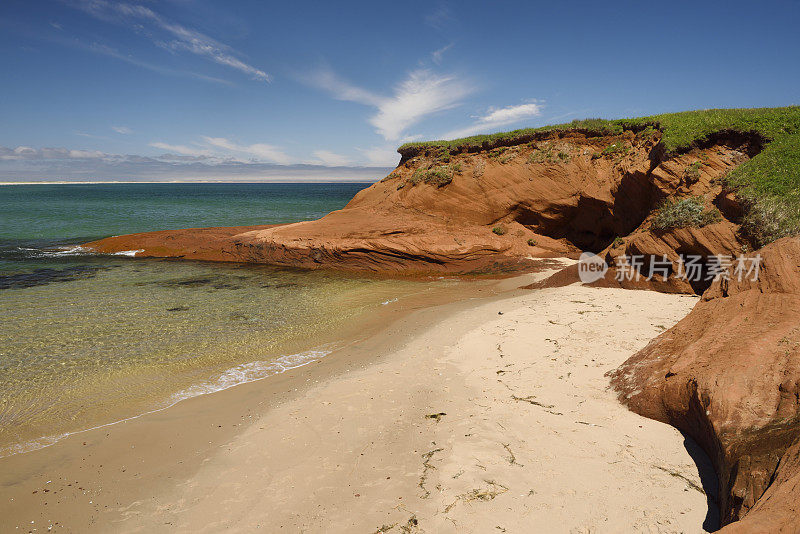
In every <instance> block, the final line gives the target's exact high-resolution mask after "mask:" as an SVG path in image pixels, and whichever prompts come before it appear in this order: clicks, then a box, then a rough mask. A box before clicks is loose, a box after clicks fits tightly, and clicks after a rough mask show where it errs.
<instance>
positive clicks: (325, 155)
mask: <svg viewBox="0 0 800 534" xmlns="http://www.w3.org/2000/svg"><path fill="white" fill-rule="evenodd" d="M312 155H313V156H314V157H315V158H316V159H317V161H318V162H319V163H322V164H323V165H328V166H330V167H342V166H344V165H348V164H349V163H350V160H349V159H348V158H347V157H345V156H342V155H341V154H337V153H335V152H331V151H330V150H315V151H314V152H313V153H312Z"/></svg>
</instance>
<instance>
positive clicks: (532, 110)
mask: <svg viewBox="0 0 800 534" xmlns="http://www.w3.org/2000/svg"><path fill="white" fill-rule="evenodd" d="M541 114H542V106H541V105H540V104H537V103H534V102H529V103H527V104H520V105H517V106H506V107H504V108H494V107H491V108H489V109H488V110H487V112H486V114H484V115H482V116H480V117H476V121H475V122H474V123H473V124H472V125H471V126H467V127H465V128H461V129H458V130H453V131H451V132H448V133H446V134H445V135H444V136H443V138H444V139H457V138H459V137H466V136H469V135H475V134H479V133H490V132H492V131H493V130H496V129H497V128H500V127H502V126H508V125H510V124H514V123H516V122H519V121H521V120H523V119H530V118H532V117H538V116H539V115H541Z"/></svg>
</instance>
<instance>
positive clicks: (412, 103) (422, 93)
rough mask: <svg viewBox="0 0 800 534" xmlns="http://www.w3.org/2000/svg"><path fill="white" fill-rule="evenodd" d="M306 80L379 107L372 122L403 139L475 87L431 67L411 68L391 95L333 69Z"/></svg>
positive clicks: (390, 135)
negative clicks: (365, 86) (408, 131)
mask: <svg viewBox="0 0 800 534" xmlns="http://www.w3.org/2000/svg"><path fill="white" fill-rule="evenodd" d="M306 80H307V81H309V82H310V83H312V84H313V85H316V86H318V87H320V88H322V89H325V90H327V91H329V92H330V93H331V94H332V95H333V96H334V98H337V99H339V100H347V101H351V102H358V103H360V104H364V105H366V106H371V107H375V108H377V113H376V114H375V115H373V116H372V117H370V119H369V123H370V124H371V125H373V126H374V127H375V129H376V131H377V132H378V133H379V134H380V135H382V136H383V137H384V139H386V140H387V141H396V140H397V139H400V138H401V137H403V135H404V132H405V130H406V129H408V128H409V127H411V126H413V125H414V124H416V123H418V122H419V121H421V120H422V119H423V118H425V117H426V116H428V115H431V114H434V113H437V112H440V111H444V110H447V109H452V108H454V107H456V106H458V105H459V104H460V102H461V100H462V99H463V98H464V97H466V96H467V95H469V94H470V93H472V91H473V88H472V87H471V86H470V85H469V84H468V83H466V82H465V81H463V80H460V79H458V78H457V77H455V76H447V75H440V74H435V73H433V72H431V71H430V70H428V69H417V70H414V71H412V72H410V73H409V74H408V77H407V78H406V79H405V80H403V81H402V82H400V83H399V84H398V85H397V86H396V87H395V89H394V94H393V95H392V96H390V97H386V96H381V95H377V94H375V93H372V92H370V91H368V90H366V89H362V88H360V87H357V86H354V85H352V84H350V83H348V82H347V81H344V80H342V79H340V78H338V77H337V76H336V75H335V74H334V73H332V72H330V71H329V70H324V71H321V72H318V73H316V74H314V75H312V76H310V77H307V78H306Z"/></svg>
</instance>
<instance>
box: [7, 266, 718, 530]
mask: <svg viewBox="0 0 800 534" xmlns="http://www.w3.org/2000/svg"><path fill="white" fill-rule="evenodd" d="M539 276H541V275H539ZM523 278H524V279H520V278H515V279H509V280H505V281H503V282H502V283H500V284H499V285H498V287H497V288H496V290H498V291H499V290H504V289H510V288H513V287H518V286H520V285H523V284H524V283H526V282H528V283H529V282H530V281H531V278H532V277H531V276H529V277H523ZM695 302H696V299H695V298H693V297H687V296H675V295H663V294H659V293H654V292H646V291H626V290H618V289H591V288H583V287H576V286H568V287H564V288H557V289H546V290H537V291H529V290H525V291H519V290H517V291H507V292H505V293H503V294H502V295H500V296H493V297H491V298H482V299H477V298H476V299H472V300H466V301H460V302H456V303H450V304H445V305H440V306H432V307H423V308H421V309H418V310H416V311H412V312H411V313H409V314H399V315H404V316H402V318H399V319H398V320H396V321H393V322H391V324H389V325H388V326H387V327H386V328H385V329H383V330H381V331H380V332H378V333H376V334H375V335H370V336H369V337H368V338H367V339H365V340H363V341H360V342H358V343H356V344H354V345H351V346H349V347H347V348H346V349H343V350H340V351H338V352H335V353H333V354H331V355H330V356H328V357H326V358H324V359H323V360H321V361H319V362H317V363H314V364H311V365H308V366H305V367H301V368H298V369H294V370H291V371H288V372H286V373H284V374H282V375H277V376H273V377H270V378H268V379H266V380H262V381H258V382H253V383H250V384H245V385H242V386H238V387H235V388H232V389H229V390H226V391H222V392H218V393H215V394H211V395H206V396H202V397H197V398H194V399H189V400H187V401H184V402H181V403H179V404H178V405H176V406H174V407H172V408H170V409H168V410H165V411H162V412H158V413H154V414H150V415H147V416H143V417H140V418H137V419H134V420H131V421H127V422H125V423H121V424H117V425H113V426H109V427H105V428H101V429H96V430H93V431H89V432H85V433H81V434H77V435H75V436H72V437H70V438H67V439H65V440H64V441H62V442H59V443H57V444H56V445H54V446H52V447H49V448H46V449H42V450H39V451H33V452H30V453H26V454H21V455H15V456H12V457H9V458H4V459H0V517H2V518H3V524H4V529H5V530H8V531H18V532H27V531H33V529H36V531H37V532H43V531H47V530H48V528H52V531H73V532H86V531H95V532H99V531H102V532H161V531H165V532H166V531H170V532H173V531H179V532H188V531H192V532H195V531H200V532H217V531H220V530H225V529H228V530H231V531H248V532H249V531H253V530H257V529H260V530H263V531H265V532H277V531H285V532H303V531H307V532H323V531H324V532H376V531H381V532H490V531H497V532H502V531H506V532H532V531H547V532H628V531H643V532H651V531H653V532H655V531H658V532H698V531H702V528H701V525H702V524H703V521H704V519H705V518H706V515H707V511H708V507H707V499H706V496H705V495H704V493H703V492H702V484H701V480H700V477H699V475H698V468H697V467H696V466H695V463H694V462H693V460H692V458H691V456H690V454H689V452H687V449H686V448H685V447H684V439H683V437H682V436H681V435H680V434H679V433H678V432H677V431H675V430H674V429H673V428H671V427H668V426H666V425H663V424H660V423H657V422H654V421H650V420H647V419H644V418H641V417H639V416H637V415H635V414H633V413H631V412H629V411H627V410H626V409H625V408H624V407H622V406H621V405H620V404H619V403H618V402H617V401H616V398H615V396H614V394H613V393H612V392H610V391H608V390H607V384H608V382H607V379H606V378H605V377H604V373H605V372H607V371H609V370H611V369H613V368H615V367H617V366H618V365H619V364H620V363H622V362H623V361H624V360H625V359H626V358H627V357H629V356H630V355H631V354H633V353H634V352H635V351H636V350H638V349H640V348H642V347H643V346H644V345H646V344H647V342H648V341H649V340H650V339H651V338H652V337H654V336H655V335H657V334H658V333H660V332H661V331H663V329H666V328H669V327H670V326H672V324H674V323H675V322H677V321H678V320H679V319H680V318H682V317H683V316H684V315H686V314H687V313H688V311H689V310H690V309H691V308H692V306H693V305H694V303H695ZM501 313H502V314H501Z"/></svg>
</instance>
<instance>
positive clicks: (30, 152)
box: [0, 146, 113, 161]
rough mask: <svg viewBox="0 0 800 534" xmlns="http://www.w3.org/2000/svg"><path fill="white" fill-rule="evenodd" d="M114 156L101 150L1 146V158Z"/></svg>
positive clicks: (90, 157)
mask: <svg viewBox="0 0 800 534" xmlns="http://www.w3.org/2000/svg"><path fill="white" fill-rule="evenodd" d="M110 157H113V155H111V154H106V153H105V152H100V151H99V150H75V149H72V150H71V149H67V148H49V147H45V148H33V147H29V146H18V147H16V148H6V147H0V160H5V161H15V160H44V159H100V158H110Z"/></svg>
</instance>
